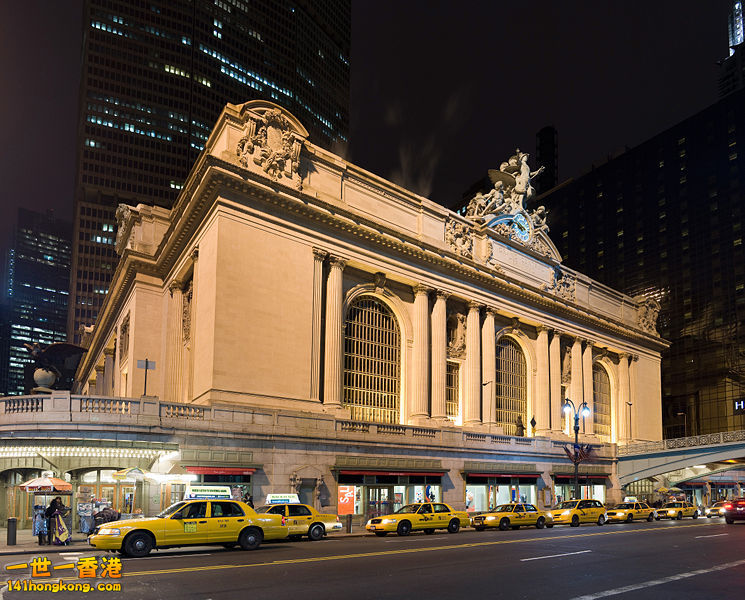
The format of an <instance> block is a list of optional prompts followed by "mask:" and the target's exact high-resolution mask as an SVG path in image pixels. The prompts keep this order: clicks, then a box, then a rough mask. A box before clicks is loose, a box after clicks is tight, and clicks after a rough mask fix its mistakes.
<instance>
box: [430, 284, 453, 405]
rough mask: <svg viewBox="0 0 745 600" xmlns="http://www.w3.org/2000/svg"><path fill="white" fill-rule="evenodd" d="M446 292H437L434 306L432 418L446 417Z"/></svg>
mask: <svg viewBox="0 0 745 600" xmlns="http://www.w3.org/2000/svg"><path fill="white" fill-rule="evenodd" d="M448 295H449V294H447V293H446V292H441V291H438V292H437V297H436V298H435V305H434V306H433V307H432V366H431V369H432V390H431V394H432V418H433V419H446V418H447V410H446V407H445V400H446V394H445V386H446V383H447V346H448V332H447V299H448Z"/></svg>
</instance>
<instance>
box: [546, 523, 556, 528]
mask: <svg viewBox="0 0 745 600" xmlns="http://www.w3.org/2000/svg"><path fill="white" fill-rule="evenodd" d="M553 526H554V524H553V523H546V527H548V528H549V529H551V528H552V527H553Z"/></svg>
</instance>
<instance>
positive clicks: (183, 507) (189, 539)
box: [88, 500, 290, 557]
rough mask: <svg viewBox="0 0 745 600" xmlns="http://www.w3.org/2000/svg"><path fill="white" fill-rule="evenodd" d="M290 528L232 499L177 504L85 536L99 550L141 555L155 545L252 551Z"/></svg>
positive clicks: (105, 526)
mask: <svg viewBox="0 0 745 600" xmlns="http://www.w3.org/2000/svg"><path fill="white" fill-rule="evenodd" d="M289 533H290V530H289V529H288V528H287V526H286V525H285V524H284V517H282V516H280V515H267V514H257V513H256V511H254V509H253V508H251V507H250V506H248V504H246V503H244V502H239V501H237V500H189V501H182V502H176V504H173V505H171V506H169V507H168V508H167V509H165V510H164V511H163V512H162V513H160V514H159V515H158V516H157V517H150V518H145V519H130V520H126V521H110V522H108V523H105V524H104V525H102V526H101V527H99V528H98V530H97V531H96V532H95V533H94V534H93V535H90V536H89V537H88V543H89V544H90V545H91V546H94V547H95V548H97V549H99V550H117V551H119V552H121V553H122V554H125V555H126V556H133V557H141V556H147V555H148V554H150V551H151V550H152V549H154V548H172V547H175V546H193V545H199V546H203V545H212V544H219V545H222V546H225V547H226V548H232V547H234V546H236V545H240V546H241V548H243V549H244V550H255V549H256V548H258V547H259V545H260V544H261V541H262V540H274V539H283V538H286V537H287V536H288V535H289Z"/></svg>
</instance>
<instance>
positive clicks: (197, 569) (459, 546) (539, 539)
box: [122, 523, 714, 577]
mask: <svg viewBox="0 0 745 600" xmlns="http://www.w3.org/2000/svg"><path fill="white" fill-rule="evenodd" d="M708 525H709V523H706V524H705V525H701V524H693V523H692V524H690V525H678V526H676V527H674V528H671V527H666V526H662V527H649V528H647V527H645V528H644V529H625V530H624V529H619V530H616V531H602V532H598V533H575V534H570V535H556V536H542V537H532V538H522V539H513V540H494V541H488V542H472V543H465V544H454V545H451V546H433V547H431V548H419V547H418V546H417V547H416V548H403V549H400V550H385V551H378V552H361V553H358V554H337V555H332V556H318V557H313V558H295V559H288V560H275V561H271V562H262V563H253V564H242V565H211V566H204V567H183V568H180V569H157V570H153V571H136V572H128V573H122V576H123V577H141V576H143V575H167V574H171V573H196V572H200V571H219V570H224V569H248V568H252V567H273V566H277V565H291V564H300V563H311V562H326V561H332V560H344V559H348V558H369V557H374V556H389V555H392V554H411V553H414V552H439V551H443V552H444V551H447V550H460V549H463V548H481V547H486V546H499V545H503V544H523V543H527V542H543V541H546V540H551V539H555V538H560V539H562V540H565V539H569V538H585V537H598V536H601V535H632V534H636V533H649V532H652V531H663V532H667V531H678V530H679V529H683V528H686V527H706V526H708ZM712 525H714V524H712ZM133 560H139V559H133ZM127 564H128V565H131V562H130V561H127Z"/></svg>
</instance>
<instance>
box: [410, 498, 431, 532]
mask: <svg viewBox="0 0 745 600" xmlns="http://www.w3.org/2000/svg"><path fill="white" fill-rule="evenodd" d="M415 518H416V522H415V523H412V525H413V526H414V527H416V528H417V529H433V528H435V527H437V522H436V521H437V517H436V516H435V513H434V511H433V510H432V505H431V504H429V503H426V504H422V505H421V506H420V507H419V510H417V511H416V515H415Z"/></svg>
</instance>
